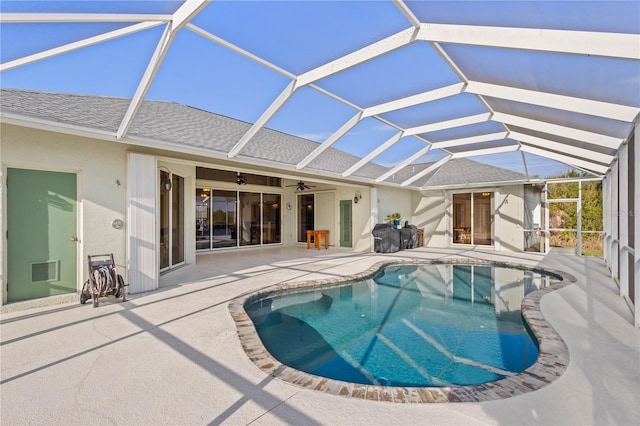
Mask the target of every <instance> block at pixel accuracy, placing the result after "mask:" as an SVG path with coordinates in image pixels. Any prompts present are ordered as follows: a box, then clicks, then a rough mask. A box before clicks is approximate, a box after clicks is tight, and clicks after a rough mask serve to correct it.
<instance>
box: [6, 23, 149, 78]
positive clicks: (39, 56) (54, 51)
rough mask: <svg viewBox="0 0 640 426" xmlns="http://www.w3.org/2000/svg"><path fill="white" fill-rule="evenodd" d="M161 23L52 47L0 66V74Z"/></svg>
mask: <svg viewBox="0 0 640 426" xmlns="http://www.w3.org/2000/svg"><path fill="white" fill-rule="evenodd" d="M161 24H162V22H157V21H156V22H142V23H139V24H134V25H129V26H127V27H125V28H120V29H117V30H114V31H109V32H107V33H104V34H99V35H96V36H93V37H88V38H85V39H83V40H78V41H74V42H72V43H68V44H65V45H62V46H58V47H54V48H51V49H47V50H43V51H42V52H38V53H34V54H32V55H28V56H24V57H22V58H18V59H14V60H13V61H9V62H5V63H3V64H0V72H2V71H7V70H10V69H12V68H17V67H21V66H23V65H28V64H31V63H33V62H36V61H41V60H43V59H47V58H52V57H54V56H57V55H62V54H63V53H67V52H71V51H74V50H77V49H81V48H83V47H87V46H92V45H94V44H98V43H103V42H105V41H109V40H113V39H115V38H118V37H123V36H126V35H129V34H133V33H136V32H138V31H144V30H148V29H149V28H153V27H156V26H158V25H161Z"/></svg>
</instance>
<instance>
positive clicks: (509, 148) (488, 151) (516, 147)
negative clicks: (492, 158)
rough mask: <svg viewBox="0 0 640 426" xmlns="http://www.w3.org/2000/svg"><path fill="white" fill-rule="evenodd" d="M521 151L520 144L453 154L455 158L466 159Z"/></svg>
mask: <svg viewBox="0 0 640 426" xmlns="http://www.w3.org/2000/svg"><path fill="white" fill-rule="evenodd" d="M519 149H520V145H519V144H517V145H516V144H513V145H507V146H496V147H495V148H483V149H472V150H469V151H461V152H455V153H453V154H452V155H453V158H466V157H474V156H477V155H490V154H502V153H504V152H513V151H518V150H519Z"/></svg>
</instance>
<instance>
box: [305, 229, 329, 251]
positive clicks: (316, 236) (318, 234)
mask: <svg viewBox="0 0 640 426" xmlns="http://www.w3.org/2000/svg"><path fill="white" fill-rule="evenodd" d="M311 236H313V242H314V243H315V245H316V248H317V249H318V250H320V240H321V239H322V238H323V237H324V248H325V249H329V231H328V230H326V229H320V230H318V229H313V230H310V231H307V249H309V248H310V247H311Z"/></svg>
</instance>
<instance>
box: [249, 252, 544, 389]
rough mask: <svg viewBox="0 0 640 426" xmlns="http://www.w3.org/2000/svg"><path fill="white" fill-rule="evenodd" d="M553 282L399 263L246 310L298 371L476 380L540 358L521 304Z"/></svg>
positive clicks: (355, 377)
mask: <svg viewBox="0 0 640 426" xmlns="http://www.w3.org/2000/svg"><path fill="white" fill-rule="evenodd" d="M550 283H551V278H550V277H549V276H548V275H542V274H540V273H536V272H533V271H525V270H521V269H513V268H502V267H493V266H478V265H458V264H455V265H452V264H424V265H392V266H387V267H385V268H384V269H383V270H381V271H380V272H379V273H378V274H376V275H374V276H373V277H372V278H368V279H363V280H357V281H351V282H347V283H343V284H342V285H340V286H337V287H332V288H322V289H314V290H310V291H306V292H297V293H294V294H289V295H279V296H275V297H271V298H263V299H259V300H255V301H253V302H251V303H249V304H248V305H247V306H245V309H246V311H247V313H248V314H249V316H250V317H251V319H252V320H253V322H254V325H255V327H256V330H257V332H258V334H259V336H260V338H261V339H262V342H263V344H264V346H265V347H266V348H267V350H268V351H269V352H270V353H271V354H272V355H273V356H274V357H275V358H276V359H278V360H279V361H280V362H282V363H283V364H285V365H288V366H290V367H292V368H295V369H297V370H301V371H304V372H307V373H310V374H314V375H318V376H323V377H327V378H331V379H336V380H342V381H346V382H352V383H362V384H375V385H388V386H448V385H471V384H480V383H486V382H492V381H495V380H499V379H502V378H504V377H507V376H510V375H514V374H517V373H519V372H521V371H523V370H524V369H526V368H527V367H529V366H530V365H531V364H533V363H534V362H535V360H536V358H537V356H538V349H537V346H536V342H534V340H533V339H532V338H531V336H530V335H529V333H528V332H527V329H526V327H525V325H524V324H523V321H522V316H521V312H520V304H521V301H522V298H523V297H524V295H525V294H527V293H529V292H530V291H533V290H536V289H539V288H542V287H544V286H547V285H549V284H550Z"/></svg>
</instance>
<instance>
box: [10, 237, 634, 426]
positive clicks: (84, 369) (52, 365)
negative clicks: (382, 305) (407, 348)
mask: <svg viewBox="0 0 640 426" xmlns="http://www.w3.org/2000/svg"><path fill="white" fill-rule="evenodd" d="M394 257H397V258H407V257H409V258H424V259H435V258H446V257H455V258H460V257H469V258H471V259H485V260H497V261H502V262H513V263H518V264H524V265H529V266H541V267H545V268H549V269H556V270H561V271H564V272H566V273H569V274H571V275H573V276H575V277H576V278H577V283H575V284H572V285H569V286H567V287H564V288H562V289H560V290H558V291H555V292H552V293H550V294H548V295H546V296H544V298H543V299H542V302H541V308H542V313H543V315H544V316H545V318H547V319H548V321H549V322H550V323H551V325H552V326H553V327H554V328H555V329H556V330H557V331H558V333H559V334H560V335H561V336H562V337H563V339H564V341H565V343H566V344H567V346H568V348H569V354H570V362H569V366H568V369H567V370H566V372H565V373H564V374H563V375H562V376H561V377H560V378H559V379H558V380H556V381H555V382H553V383H552V384H550V385H549V386H547V387H544V388H542V389H540V390H537V391H534V392H529V393H526V394H523V395H520V396H516V397H511V398H507V399H504V400H499V401H491V402H483V403H444V404H394V403H388V402H380V401H366V400H357V399H353V398H346V397H340V396H334V395H330V394H326V393H322V392H317V391H313V390H308V389H303V388H300V387H296V386H294V385H291V384H288V383H285V382H282V381H280V380H278V379H274V378H272V377H270V376H268V375H266V374H264V373H263V372H262V371H261V370H259V369H258V368H257V367H256V366H255V365H254V364H253V363H252V362H251V361H250V360H249V359H248V357H247V356H246V355H245V353H244V351H243V349H242V347H241V345H240V342H239V340H238V337H237V334H236V329H235V324H234V322H233V320H232V318H231V315H230V314H229V311H228V302H229V300H231V299H233V298H235V297H237V296H238V295H240V294H242V293H245V292H247V291H252V290H257V289H261V288H264V287H267V286H270V285H273V284H276V283H284V282H298V281H306V280H316V279H323V278H329V277H336V276H344V275H351V274H353V273H357V272H361V271H364V270H366V269H367V268H369V267H370V266H371V265H373V264H374V263H376V262H379V261H380V260H386V259H389V258H394ZM16 308H20V305H8V306H5V307H3V309H4V312H3V314H2V318H1V325H0V331H1V346H0V348H1V349H0V350H1V352H0V355H1V368H2V374H1V381H0V383H1V387H0V397H1V416H2V417H1V419H2V420H1V422H2V424H6V425H9V424H156V425H157V424H233V425H247V424H254V425H273V424H296V425H303V424H304V425H315V424H328V425H354V424H362V425H369V424H394V425H397V424H403V425H408V424H465V425H469V424H540V425H550V424H581V425H583V424H597V425H613V424H617V425H631V424H638V422H639V421H640V403H639V400H638V389H640V331H639V330H638V329H636V328H634V327H633V325H632V322H633V318H632V314H631V311H630V309H629V307H628V305H627V303H626V302H625V300H624V299H623V298H621V297H620V296H619V295H618V288H617V286H616V285H615V283H614V282H613V281H612V280H611V279H610V275H609V271H608V270H607V268H606V267H605V264H604V262H603V261H602V260H601V259H597V258H592V257H577V256H573V255H571V254H561V253H552V254H549V255H546V256H545V255H541V254H509V253H496V252H493V251H482V250H445V249H442V250H431V249H422V248H421V249H414V250H410V251H402V252H399V253H395V254H384V255H381V254H360V253H354V252H351V251H347V250H344V249H337V248H333V247H332V248H330V249H329V250H307V249H306V247H304V248H303V247H300V248H298V247H294V248H264V249H252V250H243V251H229V252H217V253H213V254H206V255H200V256H198V259H197V265H196V266H195V267H188V268H183V269H180V270H177V271H174V272H173V273H171V274H169V275H165V276H163V277H162V288H161V289H160V290H158V291H155V292H151V293H145V294H136V295H131V297H130V299H129V300H128V301H127V302H125V303H118V302H115V301H111V300H109V299H102V300H101V304H100V306H99V307H98V308H96V309H94V308H92V307H91V304H86V305H80V304H79V303H78V302H77V301H74V302H70V303H69V302H67V303H63V304H58V305H54V306H49V307H40V308H36V309H28V310H24V309H22V310H20V309H16ZM11 310H13V311H12V312H10V311H11Z"/></svg>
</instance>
